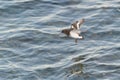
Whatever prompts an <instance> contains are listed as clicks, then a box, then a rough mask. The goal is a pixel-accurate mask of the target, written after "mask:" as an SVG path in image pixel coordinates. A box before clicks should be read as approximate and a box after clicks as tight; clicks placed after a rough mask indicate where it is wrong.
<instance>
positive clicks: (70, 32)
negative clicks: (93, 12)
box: [61, 19, 85, 43]
mask: <svg viewBox="0 0 120 80" xmlns="http://www.w3.org/2000/svg"><path fill="white" fill-rule="evenodd" d="M84 21H85V20H84V19H81V20H79V21H75V22H74V23H72V24H71V27H70V28H67V29H63V30H62V31H61V32H62V33H64V34H66V35H67V36H68V37H72V38H74V39H75V43H77V41H78V39H83V36H81V35H80V33H81V31H80V26H81V25H82V24H83V23H84Z"/></svg>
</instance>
